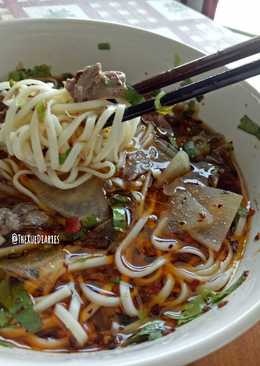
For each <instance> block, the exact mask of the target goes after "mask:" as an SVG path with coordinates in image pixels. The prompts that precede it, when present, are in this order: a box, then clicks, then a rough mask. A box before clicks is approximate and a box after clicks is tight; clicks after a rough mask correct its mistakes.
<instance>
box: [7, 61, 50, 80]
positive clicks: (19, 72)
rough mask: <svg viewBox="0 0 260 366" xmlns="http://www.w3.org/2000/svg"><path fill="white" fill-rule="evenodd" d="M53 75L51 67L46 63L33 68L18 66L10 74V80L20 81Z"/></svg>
mask: <svg viewBox="0 0 260 366" xmlns="http://www.w3.org/2000/svg"><path fill="white" fill-rule="evenodd" d="M50 76H51V67H50V66H48V65H45V64H42V65H36V66H34V67H32V68H24V67H18V68H17V69H16V70H14V71H11V72H10V73H9V75H8V79H9V80H13V81H20V80H24V79H30V78H36V79H37V78H46V77H50Z"/></svg>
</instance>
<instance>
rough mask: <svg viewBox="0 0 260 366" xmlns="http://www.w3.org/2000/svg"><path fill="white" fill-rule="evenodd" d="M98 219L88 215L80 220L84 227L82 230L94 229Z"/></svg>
mask: <svg viewBox="0 0 260 366" xmlns="http://www.w3.org/2000/svg"><path fill="white" fill-rule="evenodd" d="M99 222H100V219H99V218H98V217H96V216H95V215H90V216H87V217H84V218H83V219H81V223H82V225H83V227H84V229H87V230H89V229H92V228H93V227H95V226H96V225H97V224H99Z"/></svg>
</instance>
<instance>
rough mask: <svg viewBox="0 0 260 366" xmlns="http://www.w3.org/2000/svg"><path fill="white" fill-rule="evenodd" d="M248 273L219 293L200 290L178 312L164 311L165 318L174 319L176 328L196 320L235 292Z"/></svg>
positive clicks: (205, 289)
mask: <svg viewBox="0 0 260 366" xmlns="http://www.w3.org/2000/svg"><path fill="white" fill-rule="evenodd" d="M247 276H248V272H247V271H245V272H243V273H242V275H241V276H240V277H239V278H238V279H237V281H235V282H234V283H233V284H232V285H231V286H230V287H228V288H227V289H224V290H222V291H220V292H215V291H213V290H211V289H209V288H206V287H204V288H202V289H201V291H200V294H199V295H197V296H194V297H193V298H192V299H191V300H190V301H189V302H188V303H187V304H185V305H184V306H183V308H182V310H181V311H180V312H173V311H166V312H165V313H164V315H165V316H167V317H169V318H171V319H176V320H177V326H180V325H182V324H185V323H188V322H190V321H191V320H193V319H195V318H197V317H198V316H200V315H201V314H203V313H204V312H205V311H207V310H210V309H211V308H212V307H213V305H215V304H218V303H220V302H221V301H222V300H223V299H224V298H225V297H226V296H228V295H230V294H231V293H232V292H233V291H235V290H236V289H237V288H238V287H239V286H241V285H242V283H243V282H244V281H245V280H246V278H247Z"/></svg>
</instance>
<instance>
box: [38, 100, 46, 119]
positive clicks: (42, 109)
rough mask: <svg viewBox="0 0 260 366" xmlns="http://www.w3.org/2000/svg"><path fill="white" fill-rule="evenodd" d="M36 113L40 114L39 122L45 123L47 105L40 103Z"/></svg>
mask: <svg viewBox="0 0 260 366" xmlns="http://www.w3.org/2000/svg"><path fill="white" fill-rule="evenodd" d="M36 111H37V113H38V116H39V120H40V122H43V121H44V118H45V113H46V105H45V103H44V102H40V103H38V104H37V105H36Z"/></svg>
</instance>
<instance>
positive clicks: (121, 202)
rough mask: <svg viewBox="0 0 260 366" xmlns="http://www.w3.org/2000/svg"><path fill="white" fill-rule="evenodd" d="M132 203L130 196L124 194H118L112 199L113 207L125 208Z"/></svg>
mask: <svg viewBox="0 0 260 366" xmlns="http://www.w3.org/2000/svg"><path fill="white" fill-rule="evenodd" d="M130 201H131V199H130V198H129V197H128V196H123V195H122V194H118V193H116V194H114V195H113V196H112V197H111V204H112V205H118V206H125V205H126V204H127V203H129V202H130Z"/></svg>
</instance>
